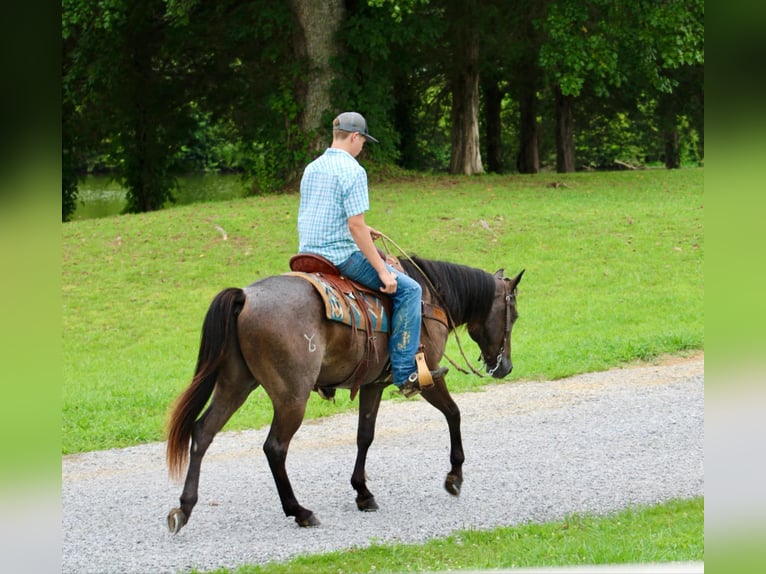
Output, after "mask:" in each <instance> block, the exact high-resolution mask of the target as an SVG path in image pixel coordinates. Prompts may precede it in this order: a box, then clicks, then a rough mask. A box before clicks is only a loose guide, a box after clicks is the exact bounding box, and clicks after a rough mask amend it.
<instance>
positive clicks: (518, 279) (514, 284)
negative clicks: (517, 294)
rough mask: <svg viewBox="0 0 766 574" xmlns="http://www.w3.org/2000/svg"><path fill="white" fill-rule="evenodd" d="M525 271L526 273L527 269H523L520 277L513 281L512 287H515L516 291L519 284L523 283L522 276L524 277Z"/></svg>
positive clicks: (517, 276)
mask: <svg viewBox="0 0 766 574" xmlns="http://www.w3.org/2000/svg"><path fill="white" fill-rule="evenodd" d="M524 271H526V269H522V270H521V273H519V274H518V275H516V277H514V278H513V279H511V285H512V286H513V288H514V289H516V287H517V286H518V285H519V283H521V276H522V275H524Z"/></svg>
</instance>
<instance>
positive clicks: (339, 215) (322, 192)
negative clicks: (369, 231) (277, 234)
mask: <svg viewBox="0 0 766 574" xmlns="http://www.w3.org/2000/svg"><path fill="white" fill-rule="evenodd" d="M368 209H370V199H369V196H368V193H367V172H366V171H365V170H364V168H363V167H362V166H361V165H359V162H357V161H356V159H354V157H353V156H351V154H349V153H347V152H345V151H343V150H340V149H334V148H328V149H327V150H326V151H325V152H324V154H322V155H321V156H319V157H318V158H317V159H315V160H314V161H312V162H311V163H310V164H309V165H308V166H306V169H305V170H304V172H303V177H302V178H301V203H300V208H299V209H298V241H299V246H298V250H299V251H300V252H308V253H316V254H318V255H322V256H323V257H326V258H327V259H329V260H330V261H332V262H333V263H335V264H336V265H339V264H340V263H343V262H344V261H345V260H346V259H348V258H349V257H350V256H351V254H352V253H354V252H355V251H358V250H359V247H357V245H356V242H355V241H354V238H353V237H352V236H351V232H350V231H349V230H348V218H349V217H352V216H354V215H359V214H360V213H364V212H365V211H367V210H368Z"/></svg>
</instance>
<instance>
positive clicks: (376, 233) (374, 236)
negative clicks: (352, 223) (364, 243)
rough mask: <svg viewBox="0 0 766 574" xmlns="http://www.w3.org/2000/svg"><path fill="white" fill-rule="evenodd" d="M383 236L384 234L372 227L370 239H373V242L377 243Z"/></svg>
mask: <svg viewBox="0 0 766 574" xmlns="http://www.w3.org/2000/svg"><path fill="white" fill-rule="evenodd" d="M381 235H383V234H382V233H381V232H380V231H378V230H377V229H373V228H372V227H370V237H372V240H373V241H375V240H376V239H377V238H378V237H380V236H381Z"/></svg>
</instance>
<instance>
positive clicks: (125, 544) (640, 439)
mask: <svg viewBox="0 0 766 574" xmlns="http://www.w3.org/2000/svg"><path fill="white" fill-rule="evenodd" d="M703 387H704V355H703V354H702V353H700V354H698V355H695V356H694V357H691V358H687V359H674V360H671V361H667V362H665V363H663V364H661V365H656V366H641V367H630V368H624V369H615V370H611V371H607V372H603V373H591V374H586V375H580V376H576V377H572V378H568V379H562V380H558V381H545V382H515V383H507V384H502V385H495V386H492V387H489V388H487V389H486V390H485V391H483V392H475V393H465V394H460V395H457V396H456V402H457V403H458V405H459V406H460V409H461V413H462V421H463V444H464V448H465V453H466V463H465V466H464V477H465V482H464V484H463V492H462V494H461V496H460V497H459V498H454V497H452V496H450V495H449V494H448V493H447V492H446V491H445V490H444V489H443V487H442V483H443V481H444V477H445V475H446V473H447V471H448V470H449V458H448V456H449V440H448V433H447V428H446V423H445V421H444V418H443V417H442V415H441V414H440V413H439V412H438V411H436V410H435V409H434V408H432V407H431V406H430V405H428V404H427V403H426V402H425V401H424V400H422V399H420V398H417V399H411V400H409V401H406V402H392V401H387V402H385V403H384V404H383V405H382V406H381V409H380V413H379V415H378V425H377V433H376V438H375V442H374V443H373V445H372V448H371V449H370V456H369V460H368V464H367V474H368V484H369V486H370V490H371V491H372V492H373V493H374V494H375V498H376V500H377V502H378V504H379V505H380V510H379V511H377V512H374V513H362V512H359V511H358V510H357V509H356V505H355V503H354V491H353V489H352V488H351V486H350V483H349V478H350V476H351V470H352V468H353V464H354V457H355V454H356V442H355V432H356V413H347V414H340V415H337V416H334V417H331V418H327V419H324V420H321V421H310V422H307V423H305V424H304V425H303V427H301V429H300V430H299V431H298V433H297V435H296V436H295V439H294V440H293V443H292V445H291V447H290V454H289V456H288V472H290V477H291V479H292V482H293V487H294V489H295V492H296V495H297V496H298V499H299V501H301V503H303V504H304V505H305V506H307V507H308V508H311V509H312V510H313V511H314V512H315V513H316V515H317V517H318V518H319V519H320V520H321V522H322V525H321V526H319V527H317V528H308V529H302V528H299V527H298V526H297V525H296V524H295V522H293V520H292V519H288V518H286V517H285V516H284V515H283V513H282V510H281V507H280V504H279V499H278V497H277V493H276V488H275V486H274V481H273V480H272V477H271V473H270V472H269V469H268V465H267V463H266V458H265V456H264V454H263V451H262V450H261V445H262V444H263V441H264V440H265V437H266V433H267V429H261V430H256V431H244V432H229V433H223V434H220V435H218V436H217V437H216V440H215V442H214V443H213V445H212V446H211V447H210V450H209V451H208V453H207V456H206V457H205V460H204V461H203V465H202V477H201V484H200V499H199V503H198V505H197V507H196V508H195V510H194V514H193V515H192V517H191V519H190V521H189V524H187V525H186V526H185V527H184V529H183V530H182V531H181V532H180V533H179V534H177V535H175V536H173V535H171V534H170V533H169V532H168V530H167V526H166V522H165V517H166V516H167V513H168V511H169V510H170V508H171V507H173V506H177V503H178V496H179V495H180V491H181V487H180V486H179V485H177V484H174V483H172V482H170V481H169V480H168V478H167V473H166V468H165V463H164V444H161V443H160V444H150V445H145V446H139V447H133V448H127V449H115V450H109V451H101V452H92V453H86V454H81V455H73V456H66V457H64V459H63V461H62V511H63V512H62V514H63V572H72V573H77V574H86V573H98V574H104V573H111V572H131V573H134V572H135V573H141V574H144V573H147V572H157V573H160V572H187V571H189V570H190V569H192V568H194V567H196V568H199V569H203V570H205V569H214V568H218V567H222V566H227V567H234V566H236V565H239V564H243V563H263V562H269V561H273V560H283V559H287V558H291V557H293V556H296V555H298V554H305V553H318V552H326V551H330V550H336V549H342V548H348V547H351V546H359V547H361V546H367V545H369V544H371V543H373V542H399V541H400V542H420V541H424V540H427V539H429V538H433V537H442V536H446V535H448V534H449V533H451V532H452V531H454V530H459V529H482V528H492V527H495V526H500V525H514V524H519V523H525V522H530V521H532V522H544V521H550V520H554V519H559V518H562V517H563V516H565V515H566V514H568V513H572V512H580V513H606V512H610V511H614V510H618V509H622V508H624V507H626V506H629V505H635V504H644V503H648V504H652V503H657V502H660V501H664V500H668V499H671V498H687V497H693V496H699V495H702V494H703V493H704V491H703V487H704V469H703V438H704V428H703V417H704V388H703ZM256 394H260V395H263V391H260V390H259V391H256ZM256 398H257V399H263V398H264V396H260V397H256V396H253V397H251V399H250V400H253V399H256Z"/></svg>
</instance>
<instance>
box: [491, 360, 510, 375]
mask: <svg viewBox="0 0 766 574" xmlns="http://www.w3.org/2000/svg"><path fill="white" fill-rule="evenodd" d="M512 370H513V363H512V362H511V360H510V359H506V358H505V357H503V358H502V359H500V362H499V363H498V364H497V366H496V367H495V369H494V370H491V372H492V376H493V377H494V378H495V379H504V378H505V377H507V376H508V375H509V374H510V372H511V371H512Z"/></svg>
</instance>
